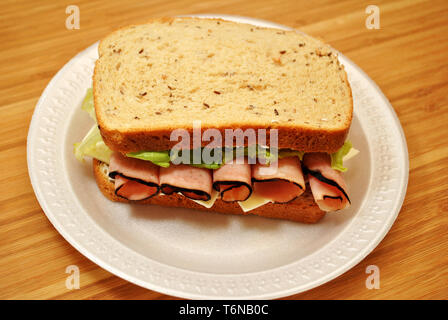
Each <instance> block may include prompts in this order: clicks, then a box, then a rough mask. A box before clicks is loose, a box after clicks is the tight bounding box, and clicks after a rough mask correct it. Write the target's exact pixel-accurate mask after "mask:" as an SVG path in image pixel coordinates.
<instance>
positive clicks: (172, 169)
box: [160, 164, 212, 201]
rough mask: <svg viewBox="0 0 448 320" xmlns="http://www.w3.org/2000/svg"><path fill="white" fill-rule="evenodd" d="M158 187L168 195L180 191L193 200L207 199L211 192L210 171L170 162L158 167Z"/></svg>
mask: <svg viewBox="0 0 448 320" xmlns="http://www.w3.org/2000/svg"><path fill="white" fill-rule="evenodd" d="M160 187H161V190H162V192H163V193H165V194H168V195H169V194H172V193H174V192H180V193H182V194H183V195H184V196H186V197H187V198H190V199H193V200H204V201H208V200H210V198H211V193H212V173H211V171H210V170H209V169H204V168H197V167H193V166H190V165H186V164H178V165H173V164H172V165H170V166H169V167H168V168H160Z"/></svg>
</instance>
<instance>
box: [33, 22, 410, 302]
mask: <svg viewBox="0 0 448 320" xmlns="http://www.w3.org/2000/svg"><path fill="white" fill-rule="evenodd" d="M213 16H214V17H216V15H213ZM220 17H222V18H224V19H232V20H235V21H241V22H246V23H252V24H254V25H258V26H265V27H277V28H284V29H287V27H285V26H279V25H276V24H272V23H270V22H266V21H260V20H254V19H250V18H244V17H231V16H220ZM96 59H97V44H94V45H92V46H91V47H89V48H87V49H86V50H84V51H83V52H81V53H79V54H78V55H77V56H75V57H74V58H73V59H72V60H70V61H69V62H68V63H67V64H66V65H65V66H64V67H63V68H62V69H61V70H60V71H59V72H58V73H57V74H56V76H55V77H54V78H53V79H52V80H51V82H50V83H49V84H48V86H47V88H46V89H45V91H44V92H43V94H42V96H41V98H40V100H39V102H38V104H37V106H36V109H35V111H34V115H33V119H32V122H31V126H30V129H29V133H28V146H27V157H28V169H29V174H30V178H31V182H32V185H33V188H34V191H35V193H36V196H37V198H38V200H39V203H40V205H41V207H42V209H43V210H44V212H45V213H46V215H47V217H48V218H49V219H50V221H51V222H52V223H53V225H54V226H55V228H56V229H57V230H58V231H59V232H60V233H61V234H62V236H63V237H64V238H65V239H66V240H67V241H68V242H69V243H70V244H71V245H72V246H74V247H75V248H76V249H77V250H78V251H80V252H81V253H82V254H84V255H85V256H86V257H87V258H89V259H90V260H92V261H93V262H95V263H97V264H98V265H100V266H101V267H103V268H104V269H106V270H108V271H110V272H112V273H114V274H116V275H117V276H119V277H121V278H123V279H126V280H128V281H131V282H133V283H135V284H137V285H140V286H142V287H145V288H148V289H152V290H156V291H159V292H162V293H166V294H169V295H174V296H178V297H184V298H206V299H261V298H265V299H267V298H277V297H282V296H287V295H291V294H295V293H298V292H302V291H305V290H308V289H311V288H314V287H316V286H318V285H321V284H323V283H325V282H327V281H330V280H331V279H333V278H335V277H337V276H339V275H340V274H342V273H344V272H345V271H347V270H349V269H350V268H351V267H353V266H354V265H356V264H357V263H358V262H360V261H361V260H362V259H363V258H364V257H365V256H366V255H367V254H369V253H370V252H371V251H372V250H373V249H374V248H375V247H376V246H377V245H378V243H379V242H380V241H381V240H382V239H383V237H384V236H385V235H386V233H387V232H388V230H389V229H390V227H391V226H392V224H393V222H394V220H395V218H396V216H397V214H398V212H399V210H400V207H401V204H402V202H403V199H404V195H405V193H406V186H407V180H408V153H407V148H406V141H405V138H404V135H403V132H402V129H401V126H400V123H399V121H398V119H397V117H396V115H395V113H394V111H393V109H392V107H391V105H390V104H389V102H388V100H387V99H386V98H385V97H384V95H383V94H382V93H381V91H380V89H379V88H378V87H377V86H376V85H375V84H374V83H373V81H372V80H371V79H370V78H369V77H368V76H367V75H366V74H365V73H364V72H363V71H362V70H360V69H359V68H358V67H357V66H356V65H354V64H353V63H352V62H351V61H349V60H348V59H347V58H345V57H344V56H343V55H340V61H341V62H342V63H343V64H344V65H345V68H346V70H347V73H348V76H349V81H350V84H351V86H352V90H353V99H354V110H355V111H354V120H353V124H352V127H351V131H350V136H349V138H350V140H351V141H352V142H353V144H354V146H356V148H358V149H359V150H360V151H361V152H360V154H359V155H358V156H357V157H355V158H353V159H352V160H349V162H348V163H347V165H348V166H349V168H350V170H349V171H348V172H347V173H346V175H345V176H346V181H347V185H348V186H349V188H350V191H351V200H352V203H353V205H352V206H351V207H350V208H349V209H347V210H345V211H343V212H340V213H332V214H327V216H326V217H325V218H324V219H323V220H322V221H321V222H319V223H318V224H315V225H305V224H300V223H294V222H288V221H278V220H272V219H265V218H260V217H251V216H248V217H241V216H232V215H221V214H216V213H207V212H197V211H194V210H187V209H175V208H163V207H157V206H139V205H128V204H120V203H113V202H111V201H109V200H107V199H106V198H104V197H103V196H102V194H101V193H100V191H99V190H98V188H97V186H96V183H95V181H94V178H93V175H92V168H91V164H90V161H88V162H86V163H85V164H84V165H83V164H81V163H79V162H78V161H77V160H76V159H75V157H74V155H73V144H74V143H75V142H77V141H80V140H81V139H82V137H83V136H84V135H85V133H86V132H87V131H88V129H89V128H90V127H91V125H92V121H91V119H90V118H89V117H88V115H87V114H86V113H84V112H83V111H82V110H81V109H80V104H81V101H82V99H83V97H84V94H85V92H86V90H87V88H89V87H90V86H91V76H92V71H93V66H94V62H95V60H96Z"/></svg>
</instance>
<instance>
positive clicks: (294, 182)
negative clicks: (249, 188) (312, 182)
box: [252, 157, 305, 203]
mask: <svg viewBox="0 0 448 320" xmlns="http://www.w3.org/2000/svg"><path fill="white" fill-rule="evenodd" d="M252 182H253V187H254V192H255V193H256V194H257V195H260V196H262V197H264V198H266V199H270V200H271V201H273V202H277V203H286V202H290V201H292V200H294V199H295V198H297V197H299V196H300V195H301V194H302V193H303V192H304V191H305V180H304V178H303V173H302V167H301V164H300V160H299V158H298V157H287V158H283V159H279V160H278V162H277V163H273V164H271V166H269V165H263V164H259V163H257V164H254V165H252Z"/></svg>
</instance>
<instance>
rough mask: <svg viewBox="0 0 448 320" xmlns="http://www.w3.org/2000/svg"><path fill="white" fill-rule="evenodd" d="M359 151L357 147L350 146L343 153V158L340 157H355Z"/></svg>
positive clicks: (344, 159) (346, 158)
mask: <svg viewBox="0 0 448 320" xmlns="http://www.w3.org/2000/svg"><path fill="white" fill-rule="evenodd" d="M358 153H359V150H358V149H355V148H351V149H350V151H349V152H348V153H347V154H346V155H345V157H344V158H342V160H343V161H347V160H349V159H351V158H353V157H355V156H356V155H357V154H358Z"/></svg>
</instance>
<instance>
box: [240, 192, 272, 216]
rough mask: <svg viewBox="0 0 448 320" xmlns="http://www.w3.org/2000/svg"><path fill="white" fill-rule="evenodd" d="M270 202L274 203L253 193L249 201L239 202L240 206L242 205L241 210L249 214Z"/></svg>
mask: <svg viewBox="0 0 448 320" xmlns="http://www.w3.org/2000/svg"><path fill="white" fill-rule="evenodd" d="M269 202H272V201H271V200H269V199H266V198H263V197H261V196H259V195H257V194H254V193H252V195H251V196H250V197H249V199H247V200H245V201H238V204H239V205H240V207H241V209H243V211H244V212H248V211H251V210H254V209H256V208H258V207H261V206H263V205H265V204H266V203H269Z"/></svg>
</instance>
